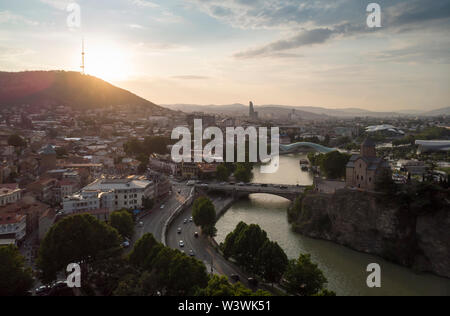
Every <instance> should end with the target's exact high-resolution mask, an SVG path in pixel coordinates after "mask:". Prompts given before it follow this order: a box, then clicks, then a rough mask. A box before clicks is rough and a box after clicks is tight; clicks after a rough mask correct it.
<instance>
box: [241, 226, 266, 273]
mask: <svg viewBox="0 0 450 316" xmlns="http://www.w3.org/2000/svg"><path fill="white" fill-rule="evenodd" d="M266 241H267V233H266V232H265V231H264V230H262V229H261V227H260V226H259V225H255V224H251V225H249V226H247V227H246V228H245V229H243V230H242V231H241V232H240V233H239V234H238V235H237V236H236V239H235V242H234V247H233V248H234V249H233V250H234V251H233V258H235V259H236V260H237V262H238V263H239V265H241V266H242V267H244V268H245V269H247V270H248V271H259V263H260V262H259V261H258V252H259V249H261V248H262V246H263V245H264V243H265V242H266Z"/></svg>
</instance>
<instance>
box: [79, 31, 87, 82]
mask: <svg viewBox="0 0 450 316" xmlns="http://www.w3.org/2000/svg"><path fill="white" fill-rule="evenodd" d="M84 55H85V52H84V38H83V39H82V41H81V67H80V68H81V73H82V74H83V75H84V74H85V68H86V67H85V65H84Z"/></svg>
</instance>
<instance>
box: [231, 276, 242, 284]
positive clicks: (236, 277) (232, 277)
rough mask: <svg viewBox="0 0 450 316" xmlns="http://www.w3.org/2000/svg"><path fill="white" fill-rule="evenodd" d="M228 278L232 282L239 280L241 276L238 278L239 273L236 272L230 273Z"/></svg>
mask: <svg viewBox="0 0 450 316" xmlns="http://www.w3.org/2000/svg"><path fill="white" fill-rule="evenodd" d="M230 279H231V280H233V281H234V282H238V281H240V280H241V278H240V277H239V275H237V274H232V275H231V276H230Z"/></svg>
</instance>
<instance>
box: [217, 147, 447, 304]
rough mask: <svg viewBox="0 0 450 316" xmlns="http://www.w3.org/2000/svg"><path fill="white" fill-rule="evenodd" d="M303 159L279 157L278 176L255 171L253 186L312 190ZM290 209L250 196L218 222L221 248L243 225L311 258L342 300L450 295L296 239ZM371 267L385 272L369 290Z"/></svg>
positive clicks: (394, 269) (363, 257)
mask: <svg viewBox="0 0 450 316" xmlns="http://www.w3.org/2000/svg"><path fill="white" fill-rule="evenodd" d="M304 157H305V156H304V155H300V154H294V155H286V156H281V157H280V168H279V170H278V172H277V173H275V174H261V173H259V168H255V171H254V179H253V181H254V182H257V183H276V184H301V185H310V184H312V181H313V178H312V175H311V174H310V173H309V172H303V171H301V169H300V167H299V161H300V159H302V158H304ZM289 204H290V202H289V201H287V200H285V199H283V198H280V197H277V196H273V195H267V194H253V195H250V196H249V198H248V199H243V200H240V201H238V202H236V203H235V204H234V205H233V206H232V207H231V208H230V209H229V210H228V211H227V212H226V213H225V214H224V215H223V216H222V217H221V218H220V219H219V221H218V223H217V225H216V227H217V230H218V233H217V237H216V240H217V241H218V242H219V243H220V242H223V241H224V240H225V237H226V235H227V234H228V233H230V232H231V231H233V230H234V228H235V227H236V225H237V224H238V223H239V222H240V221H243V222H245V223H247V224H258V225H260V226H261V227H262V228H263V229H264V230H265V231H266V232H267V234H268V235H269V238H270V239H272V240H274V241H276V242H278V244H279V245H280V246H281V247H282V248H283V249H284V251H285V252H286V254H287V255H288V257H289V258H291V259H293V258H297V257H298V255H299V254H300V253H309V254H311V257H312V260H313V261H314V262H316V263H317V264H318V265H319V267H320V268H321V269H322V271H323V272H324V274H325V276H326V278H327V279H328V288H329V289H331V290H333V291H335V292H336V293H337V294H338V295H365V296H377V295H400V296H403V295H450V279H446V278H440V277H437V276H434V275H430V274H416V273H414V272H413V271H412V270H410V269H408V268H405V267H402V266H400V265H396V264H393V263H390V262H387V261H385V260H383V259H381V258H379V257H376V256H372V255H367V254H364V253H360V252H357V251H353V250H351V249H348V248H346V247H343V246H340V245H337V244H334V243H332V242H328V241H322V240H315V239H311V238H308V237H304V236H302V235H299V234H296V233H294V232H293V231H292V230H291V228H290V224H289V223H288V221H287V216H286V209H287V207H288V206H289ZM370 263H378V264H379V265H380V266H381V282H382V286H381V288H376V289H371V288H368V287H367V285H366V279H367V276H368V275H369V273H368V272H366V268H367V266H368V265H369V264H370Z"/></svg>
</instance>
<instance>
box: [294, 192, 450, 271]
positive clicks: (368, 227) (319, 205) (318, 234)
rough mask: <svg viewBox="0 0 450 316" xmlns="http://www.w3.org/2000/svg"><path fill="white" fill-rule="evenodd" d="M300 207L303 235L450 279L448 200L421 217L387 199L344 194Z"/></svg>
mask: <svg viewBox="0 0 450 316" xmlns="http://www.w3.org/2000/svg"><path fill="white" fill-rule="evenodd" d="M441 200H442V199H441ZM444 200H445V199H444ZM296 205H297V206H294V207H297V211H296V214H295V216H292V213H293V211H292V210H291V211H290V215H291V216H290V218H291V220H293V228H294V230H295V231H296V232H298V233H301V234H304V235H307V236H309V237H313V238H319V239H325V240H329V241H334V242H336V243H339V244H341V245H344V246H347V247H350V248H352V249H355V250H358V251H361V252H366V253H370V254H375V255H379V256H381V257H383V258H385V259H387V260H389V261H393V262H396V263H398V264H401V265H404V266H407V267H411V268H413V269H415V270H417V271H424V272H425V271H427V272H432V273H435V274H437V275H440V276H445V277H448V278H450V207H449V206H448V201H445V205H443V204H440V206H439V207H438V208H435V209H432V211H428V209H427V211H426V212H425V211H424V212H420V211H419V212H417V211H415V210H413V208H412V207H411V206H410V204H405V203H402V202H400V201H398V200H396V199H388V198H385V196H384V195H382V194H376V193H368V192H360V191H352V190H340V191H338V192H337V193H336V194H318V193H308V194H306V195H304V196H303V198H302V200H301V201H300V202H298V203H296ZM419 209H424V207H423V206H420V207H419ZM294 212H295V211H294Z"/></svg>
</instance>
